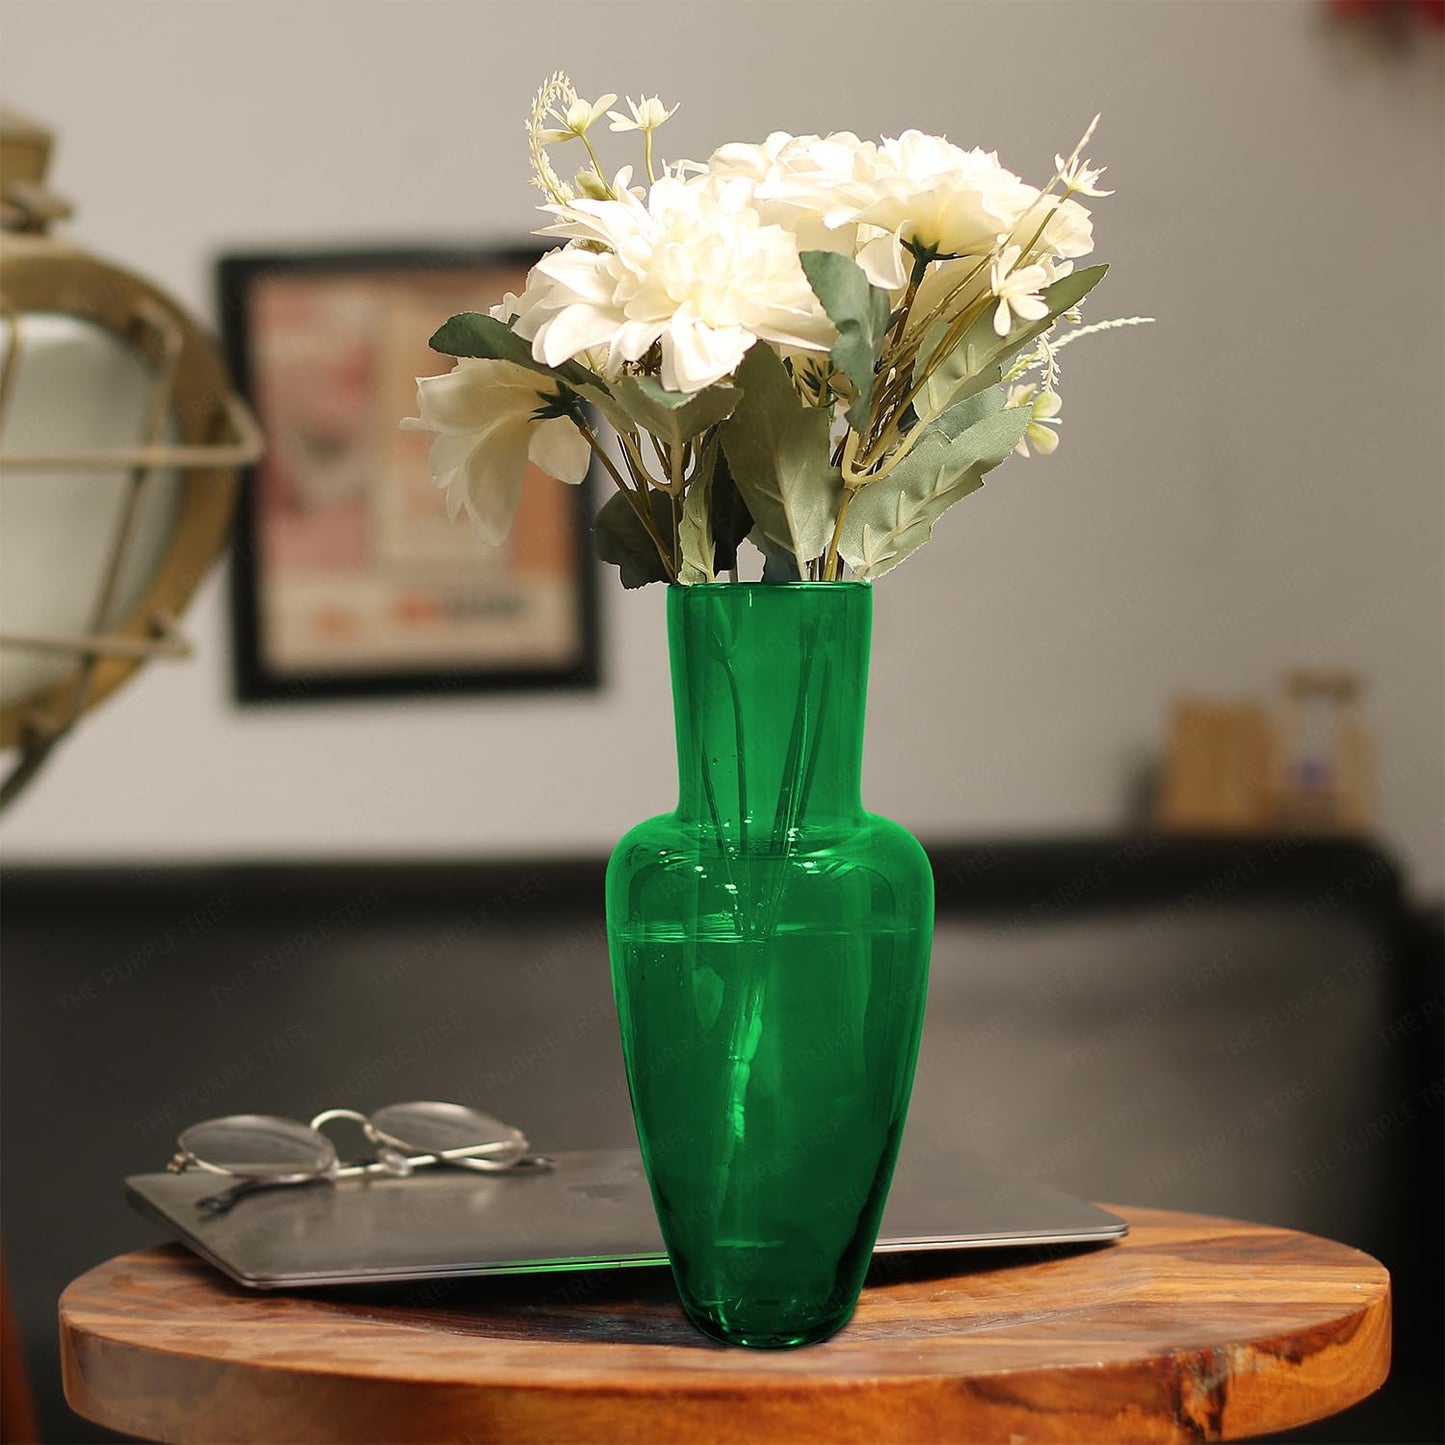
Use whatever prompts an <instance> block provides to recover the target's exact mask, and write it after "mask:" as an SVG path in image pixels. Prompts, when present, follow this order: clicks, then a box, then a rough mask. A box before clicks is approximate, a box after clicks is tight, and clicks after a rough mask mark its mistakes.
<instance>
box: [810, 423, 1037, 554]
mask: <svg viewBox="0 0 1445 1445" xmlns="http://www.w3.org/2000/svg"><path fill="white" fill-rule="evenodd" d="M965 404H966V403H965ZM951 414H952V411H951V410H950V411H949V412H945V413H944V415H943V417H941V418H940V419H939V421H938V422H935V423H933V424H932V425H930V426H929V427H928V428H927V429H926V430H925V431H924V434H923V435H922V436H921V437H919V439H918V440H917V441H916V442H915V443H914V444H913V449H912V450H911V451H910V452H909V453H908V455H907V456H906V457H904V458H903V460H902V461H901V462H899V463H898V465H897V466H896V467H895V468H894V469H893V471H892V472H890V473H889V474H888V475H887V476H886V477H883V478H881V479H880V480H878V481H876V482H868V483H865V485H863V486H862V487H860V488H859V489H858V490H857V491H856V492H855V493H854V494H853V499H852V501H851V503H850V504H849V507H848V513H847V515H846V516H845V517H844V519H843V527H842V535H841V536H840V537H839V539H838V551H839V552H840V553H841V554H842V556H843V559H844V560H845V561H846V562H847V563H848V565H849V566H850V567H851V568H852V569H853V570H854V572H856V573H857V574H858V576H859V577H868V578H873V577H881V576H883V574H884V573H885V572H891V571H892V570H893V568H895V567H896V566H897V565H898V564H899V563H900V562H902V561H903V560H904V559H905V558H906V557H909V556H911V555H912V554H913V553H914V552H916V551H917V550H918V549H919V548H920V547H921V546H922V545H923V544H924V543H925V542H926V541H928V539H929V538H930V537H931V536H932V535H933V525H934V523H935V522H937V520H938V519H939V517H941V516H942V515H943V514H944V512H946V511H947V510H948V509H949V507H951V506H952V505H953V504H954V503H955V502H958V501H961V500H962V499H963V498H964V497H966V496H968V494H969V493H970V492H974V491H977V490H978V488H979V487H981V486H982V485H983V478H984V474H985V473H986V472H989V471H992V470H993V468H994V467H996V466H997V465H998V464H999V463H1000V462H1001V461H1003V459H1004V458H1005V457H1007V456H1008V454H1009V453H1010V452H1011V451H1013V449H1014V447H1016V446H1017V445H1018V443H1019V439H1020V438H1021V437H1022V436H1023V434H1024V429H1025V428H1026V427H1027V426H1028V424H1029V422H1030V421H1031V420H1032V419H1033V412H1032V410H1031V409H1030V408H1029V407H1026V406H1016V407H1009V408H1006V409H1004V410H993V411H990V412H989V414H988V415H985V416H983V417H981V418H979V419H978V420H975V421H974V422H973V423H972V425H970V426H968V427H966V428H964V429H963V430H962V431H959V432H958V433H957V434H956V435H954V434H952V425H951V424H950V423H949V417H950V416H951ZM957 420H958V418H954V422H955V423H956V422H957Z"/></svg>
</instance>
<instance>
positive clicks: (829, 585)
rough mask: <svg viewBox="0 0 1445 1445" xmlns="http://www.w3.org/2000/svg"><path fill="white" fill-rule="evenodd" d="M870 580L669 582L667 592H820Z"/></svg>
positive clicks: (869, 584) (860, 587)
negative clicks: (742, 589)
mask: <svg viewBox="0 0 1445 1445" xmlns="http://www.w3.org/2000/svg"><path fill="white" fill-rule="evenodd" d="M872 586H873V584H872V582H870V581H868V580H867V579H866V578H863V577H850V578H848V579H847V580H846V581H837V582H804V581H798V582H669V583H668V584H667V590H668V591H669V592H733V591H736V590H737V589H738V588H740V587H741V588H747V589H749V590H752V591H757V590H760V589H763V588H766V589H767V590H768V591H769V592H821V591H824V590H827V591H830V592H831V591H832V590H834V589H835V588H840V587H841V588H844V589H846V590H848V591H861V590H867V589H870V588H871V587H872Z"/></svg>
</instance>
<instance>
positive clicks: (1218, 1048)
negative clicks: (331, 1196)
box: [0, 836, 1442, 1442]
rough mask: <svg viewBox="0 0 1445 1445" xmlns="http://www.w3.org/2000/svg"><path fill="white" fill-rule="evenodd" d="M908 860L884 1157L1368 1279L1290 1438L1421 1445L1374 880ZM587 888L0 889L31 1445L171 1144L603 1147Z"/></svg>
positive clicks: (1158, 864) (603, 1045) (1428, 1364)
mask: <svg viewBox="0 0 1445 1445" xmlns="http://www.w3.org/2000/svg"><path fill="white" fill-rule="evenodd" d="M930 851H931V853H932V855H933V858H934V863H935V871H936V874H937V878H938V884H939V926H938V934H937V944H936V948H935V954H934V963H933V978H932V984H931V989H930V1001H929V1015H928V1023H927V1027H926V1030H925V1038H924V1046H923V1054H922V1058H921V1061H920V1066H919V1074H918V1082H917V1086H916V1089H915V1096H914V1097H915V1103H914V1108H913V1112H912V1116H911V1120H910V1125H909V1128H910V1136H911V1138H912V1139H914V1140H915V1141H917V1140H923V1141H930V1140H937V1141H944V1140H957V1141H958V1142H960V1143H965V1144H968V1145H970V1146H972V1147H974V1148H976V1149H977V1150H979V1151H980V1152H982V1153H984V1154H986V1155H989V1156H991V1157H992V1158H993V1159H994V1160H996V1161H997V1162H1000V1163H1002V1164H1005V1165H1007V1166H1009V1167H1012V1168H1014V1169H1018V1170H1022V1171H1025V1172H1028V1173H1031V1174H1033V1175H1035V1176H1037V1177H1039V1178H1042V1179H1046V1180H1047V1181H1049V1182H1050V1183H1053V1184H1056V1185H1058V1186H1060V1187H1062V1188H1065V1189H1068V1190H1070V1191H1071V1192H1073V1193H1076V1194H1080V1195H1083V1196H1085V1197H1091V1198H1096V1199H1105V1200H1107V1199H1127V1200H1130V1201H1133V1202H1134V1203H1136V1204H1138V1205H1143V1206H1153V1207H1164V1208H1183V1209H1191V1210H1199V1211H1203V1212H1208V1213H1212V1214H1221V1215H1227V1216H1232V1217H1237V1218H1247V1219H1258V1220H1261V1221H1264V1222H1266V1223H1269V1224H1272V1225H1278V1226H1283V1227H1288V1228H1294V1229H1303V1230H1307V1231H1310V1232H1312V1233H1316V1234H1320V1235H1323V1236H1326V1237H1328V1238H1331V1239H1336V1240H1339V1241H1342V1242H1343V1243H1346V1244H1349V1245H1352V1246H1354V1247H1357V1248H1360V1249H1363V1250H1365V1251H1367V1252H1368V1253H1370V1254H1372V1255H1375V1256H1376V1257H1377V1258H1379V1259H1381V1260H1382V1261H1383V1262H1384V1263H1385V1265H1386V1266H1387V1267H1389V1268H1390V1269H1391V1272H1392V1273H1393V1275H1394V1276H1395V1280H1396V1319H1397V1333H1396V1363H1395V1366H1394V1369H1393V1372H1392V1377H1391V1380H1390V1381H1389V1382H1388V1383H1387V1384H1386V1386H1385V1388H1384V1389H1383V1390H1382V1391H1381V1392H1380V1393H1379V1394H1378V1395H1376V1396H1375V1397H1374V1398H1372V1399H1371V1400H1369V1401H1367V1402H1366V1403H1365V1404H1363V1405H1362V1406H1359V1407H1357V1408H1356V1409H1355V1410H1352V1411H1350V1412H1348V1413H1347V1414H1346V1415H1344V1416H1341V1417H1339V1419H1338V1420H1337V1421H1336V1422H1326V1423H1325V1424H1322V1425H1320V1426H1316V1427H1310V1428H1311V1432H1312V1433H1310V1435H1309V1436H1308V1438H1313V1439H1321V1440H1323V1439H1344V1440H1349V1439H1366V1438H1368V1439H1372V1440H1376V1441H1382V1442H1383V1441H1387V1440H1395V1441H1401V1440H1426V1439H1438V1438H1440V1437H1441V1434H1442V1426H1441V1419H1440V1407H1439V1396H1438V1379H1439V1370H1440V1332H1439V1309H1438V1302H1439V1294H1438V1290H1439V1280H1440V1274H1441V1269H1440V1262H1439V1261H1440V1255H1439V1239H1440V1231H1439V1225H1440V1176H1439V1161H1440V1151H1439V1138H1440V1130H1439V1121H1440V1108H1439V1105H1440V1100H1441V1082H1440V1079H1441V1073H1440V1062H1439V1052H1438V1047H1439V1046H1438V1040H1439V1020H1440V1017H1441V1014H1440V956H1439V940H1438V933H1432V931H1431V930H1430V929H1429V928H1428V927H1426V926H1425V925H1424V924H1423V923H1422V922H1421V921H1420V920H1419V919H1418V918H1417V916H1416V915H1415V914H1414V913H1413V912H1412V911H1411V910H1410V909H1409V908H1408V907H1407V906H1406V903H1405V901H1404V899H1403V898H1402V896H1401V890H1400V883H1399V879H1398V876H1397V874H1396V872H1395V870H1394V868H1393V866H1392V864H1391V863H1390V861H1389V860H1388V858H1386V857H1385V856H1384V855H1382V854H1381V853H1379V852H1378V851H1376V850H1375V849H1373V848H1370V847H1366V846H1360V845H1355V844H1349V843H1342V842H1330V841H1323V840H1312V839H1309V838H1306V837H1303V836H1295V837H1287V838H1278V839H1257V840H1247V841H1227V840H1218V841H1211V840H1188V839H1173V838H1163V837H1155V836H1140V837H1129V838H1098V839H1080V840H1074V841H1061V842H1056V843H1038V844H1025V843H1007V844H1006V843H1002V842H1000V843H981V844H978V845H976V846H972V847H938V848H934V849H931V850H930ZM601 868H602V865H601V863H600V861H597V860H591V861H579V862H575V863H568V862H548V863H538V864H535V865H533V864H517V865H510V866H497V865H490V864H475V865H474V864H455V863H442V864H437V865H428V864H420V863H405V864H396V865H384V864H377V865H374V866H355V865H329V864H294V865H274V866H273V865H265V866H256V865H246V866H237V867H203V866H195V867H162V866H158V867H153V868H126V867H120V868H102V869H84V870H82V869H50V868H46V869H10V870H8V871H7V872H6V873H5V875H4V880H3V881H4V897H3V906H4V939H3V942H4V1010H3V1040H0V1042H3V1068H4V1079H3V1084H4V1089H3V1101H0V1107H3V1133H4V1150H5V1160H4V1163H5V1168H4V1171H3V1179H0V1188H3V1198H0V1205H3V1238H4V1244H5V1250H6V1254H7V1257H8V1262H9V1266H10V1276H11V1286H12V1292H13V1295H14V1298H15V1304H16V1309H17V1313H18V1316H19V1320H20V1327H21V1330H22V1332H23V1335H24V1340H25V1345H26V1354H27V1356H28V1360H29V1364H30V1368H31V1372H32V1375H33V1377H34V1379H35V1382H36V1386H37V1394H38V1396H39V1402H40V1407H41V1414H42V1426H43V1428H44V1430H45V1431H46V1432H47V1438H50V1439H52V1440H67V1441H74V1440H87V1439H99V1438H105V1437H104V1436H103V1435H102V1434H101V1433H100V1432H98V1431H96V1430H95V1429H94V1428H93V1427H91V1426H89V1425H86V1424H84V1423H83V1422H81V1421H79V1420H78V1419H77V1418H76V1417H75V1416H73V1415H71V1414H70V1413H69V1412H68V1411H67V1410H66V1408H65V1405H64V1403H63V1400H62V1399H61V1396H60V1389H59V1369H58V1359H57V1343H56V1333H55V1329H56V1326H55V1319H56V1316H55V1311H56V1302H57V1299H58V1297H59V1294H60V1291H61V1290H62V1289H63V1288H64V1287H65V1285H66V1284H67V1283H68V1282H69V1281H70V1280H72V1279H73V1278H75V1277H76V1276H77V1275H79V1274H81V1273H82V1272H83V1271H84V1270H86V1269H89V1268H91V1267H92V1266H94V1265H95V1264H96V1263H98V1262H99V1261H100V1260H102V1259H104V1258H106V1257H108V1256H110V1255H113V1254H117V1253H120V1252H123V1251H125V1250H128V1249H133V1248H136V1247H138V1246H141V1245H145V1244H148V1243H151V1242H153V1241H155V1240H156V1238H157V1235H156V1234H155V1232H154V1231H152V1230H151V1229H150V1227H149V1226H148V1225H147V1224H145V1223H144V1222H143V1221H142V1220H141V1219H139V1218H138V1217H137V1216H135V1215H133V1214H132V1213H131V1212H130V1211H129V1210H128V1209H127V1208H126V1206H125V1205H124V1203H123V1202H122V1197H121V1185H120V1181H121V1179H122V1177H123V1176H124V1175H125V1174H128V1173H134V1172H137V1171H140V1170H145V1169H149V1168H156V1167H159V1166H160V1165H161V1164H162V1163H163V1162H164V1160H165V1159H166V1157H167V1156H168V1154H169V1152H170V1148H171V1144H172V1141H173V1139H174V1136H175V1134H176V1132H177V1130H178V1129H179V1128H181V1127H183V1126H184V1125H185V1124H186V1123H188V1122H192V1121H194V1120H196V1119H199V1118H203V1117H208V1116H211V1115H214V1114H220V1113H228V1112H238V1111H243V1110H256V1111H269V1112H276V1113H287V1114H292V1115H297V1114H306V1113H308V1112H309V1111H314V1110H316V1109H318V1108H320V1107H322V1106H324V1105H327V1104H340V1103H346V1104H354V1105H357V1106H359V1107H363V1108H365V1107H368V1106H376V1105H379V1104H382V1103H386V1102H389V1101H392V1100H397V1099H402V1098H424V1097H440V1098H457V1099H460V1100H462V1101H464V1102H475V1103H479V1104H482V1105H483V1106H485V1107H487V1108H489V1109H491V1110H492V1111H494V1112H496V1113H498V1114H500V1115H501V1116H502V1117H503V1118H507V1119H514V1120H515V1121H516V1122H518V1123H519V1124H521V1125H523V1126H524V1127H525V1128H526V1129H527V1131H528V1133H529V1134H530V1135H531V1137H532V1138H533V1140H534V1142H535V1143H536V1144H538V1145H539V1146H540V1147H543V1148H558V1149H561V1148H569V1147H590V1146H604V1145H615V1144H626V1143H628V1142H629V1141H630V1134H631V1124H630V1118H629V1114H628V1107H627V1094H626V1086H625V1083H624V1081H623V1078H622V1070H621V1060H620V1051H619V1047H618V1042H617V1038H616V1032H615V1018H614V1014H613V1009H612V1003H611V996H610V988H609V983H608V976H607V966H606V948H605V939H604V936H603V929H602V920H601V905H600V898H601V886H600V885H601Z"/></svg>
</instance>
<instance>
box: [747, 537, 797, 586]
mask: <svg viewBox="0 0 1445 1445" xmlns="http://www.w3.org/2000/svg"><path fill="white" fill-rule="evenodd" d="M748 541H749V542H751V543H752V544H753V546H754V547H756V548H757V549H758V551H759V552H761V553H762V554H763V577H762V580H763V581H764V582H801V581H802V578H801V577H799V576H798V563H797V560H796V559H795V558H794V556H793V554H792V553H791V552H789V551H788V550H787V549H786V548H784V547H780V546H778V544H777V543H776V542H774V541H773V539H772V538H771V537H769V536H768V535H767V534H766V533H765V532H763V530H762V529H761V528H760V527H754V528H753V530H752V531H751V532H749V533H748Z"/></svg>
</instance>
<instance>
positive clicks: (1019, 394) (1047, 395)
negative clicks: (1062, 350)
mask: <svg viewBox="0 0 1445 1445" xmlns="http://www.w3.org/2000/svg"><path fill="white" fill-rule="evenodd" d="M1007 405H1008V406H1027V407H1029V408H1031V410H1032V411H1033V420H1032V421H1031V422H1029V424H1028V426H1027V427H1025V428H1024V434H1023V436H1022V437H1020V438H1019V444H1018V445H1017V446H1016V447H1015V448H1014V450H1015V451H1016V452H1017V453H1018V454H1019V455H1020V456H1021V457H1026V456H1028V454H1029V448H1028V443H1029V442H1032V443H1033V444H1034V449H1035V450H1036V451H1037V452H1038V454H1039V455H1040V456H1041V457H1048V456H1052V455H1053V454H1054V452H1055V451H1056V450H1057V449H1058V445H1059V434H1058V432H1057V431H1055V430H1054V428H1055V427H1057V426H1058V424H1059V410H1060V408H1061V407H1062V406H1063V402H1061V401H1060V400H1059V394H1058V392H1056V391H1040V390H1039V388H1038V387H1037V386H1035V385H1034V384H1032V383H1029V384H1028V385H1025V386H1011V387H1009V389H1008V402H1007Z"/></svg>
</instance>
